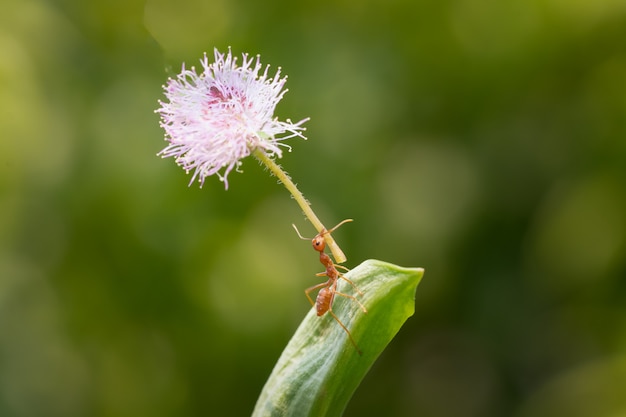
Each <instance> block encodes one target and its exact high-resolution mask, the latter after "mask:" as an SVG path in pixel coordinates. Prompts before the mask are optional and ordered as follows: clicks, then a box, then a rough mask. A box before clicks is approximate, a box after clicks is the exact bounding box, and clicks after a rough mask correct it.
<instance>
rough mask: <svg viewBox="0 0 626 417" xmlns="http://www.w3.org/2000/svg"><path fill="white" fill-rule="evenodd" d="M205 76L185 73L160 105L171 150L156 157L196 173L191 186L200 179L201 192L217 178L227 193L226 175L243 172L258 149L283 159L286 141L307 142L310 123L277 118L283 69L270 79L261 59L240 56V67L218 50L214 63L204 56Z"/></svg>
mask: <svg viewBox="0 0 626 417" xmlns="http://www.w3.org/2000/svg"><path fill="white" fill-rule="evenodd" d="M200 62H201V63H202V68H203V71H202V73H201V74H197V73H196V71H195V68H194V67H191V69H190V70H188V69H185V65H184V64H183V66H182V70H181V72H180V74H178V76H176V78H174V79H172V78H170V79H168V81H167V84H166V85H164V86H163V89H164V90H165V96H166V97H167V100H168V101H167V102H163V101H159V104H160V105H161V107H160V108H159V109H157V110H156V113H159V114H160V115H161V123H160V125H161V127H162V128H163V129H164V130H165V140H166V141H168V142H169V145H168V146H167V147H166V148H165V149H163V150H162V151H161V152H159V153H158V155H160V156H161V157H163V158H166V157H170V156H173V157H174V158H175V159H176V163H177V164H178V165H180V166H181V167H182V168H183V169H184V170H185V171H186V172H187V173H189V172H190V171H192V170H193V175H192V177H191V181H190V182H189V185H191V184H192V183H193V182H194V181H195V180H196V178H197V179H198V181H199V182H200V187H202V185H203V184H204V180H205V178H206V177H208V176H211V175H213V174H215V175H217V176H218V177H219V179H220V181H223V182H224V186H225V188H226V189H228V180H227V177H228V174H229V173H230V171H232V170H233V169H235V170H236V171H239V167H240V166H241V160H242V159H243V158H245V157H246V156H248V155H250V154H251V153H252V152H254V151H255V150H260V151H262V152H264V153H265V154H267V155H268V156H270V157H273V156H277V157H278V158H280V157H281V156H282V150H281V148H280V147H281V146H284V147H287V148H289V145H286V144H284V143H282V141H283V140H285V139H288V138H292V137H294V136H299V137H301V138H303V139H306V138H305V137H304V136H303V134H302V132H303V131H304V130H305V128H304V127H302V126H301V125H302V124H303V123H304V122H306V121H307V120H308V119H303V120H301V121H299V122H298V123H292V122H291V121H290V120H289V119H287V120H286V121H284V122H281V121H279V120H278V119H277V118H275V117H274V109H275V108H276V105H277V104H278V102H279V101H280V100H281V99H282V97H283V95H284V94H285V93H286V92H287V90H286V89H284V88H283V87H284V85H285V82H286V81H287V77H282V78H281V77H280V75H281V74H280V68H278V70H277V71H276V74H275V75H274V76H273V77H269V76H268V71H269V65H268V66H266V67H265V70H263V71H261V68H262V65H261V62H260V57H259V56H258V55H257V57H256V60H255V59H254V58H248V55H247V54H243V55H242V63H241V66H238V65H237V58H236V57H235V58H233V56H232V54H231V51H230V48H229V49H228V53H227V54H222V53H220V52H219V51H218V50H217V49H215V62H213V63H209V61H208V59H207V56H206V54H204V59H202V60H201V61H200Z"/></svg>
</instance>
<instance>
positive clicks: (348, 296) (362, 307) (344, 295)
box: [335, 291, 367, 314]
mask: <svg viewBox="0 0 626 417" xmlns="http://www.w3.org/2000/svg"><path fill="white" fill-rule="evenodd" d="M335 294H336V295H340V296H342V297H346V298H349V299H351V300H354V301H356V303H357V304H358V305H359V307H361V310H363V312H364V313H366V314H367V309H366V308H365V306H364V305H363V304H361V302H360V301H359V300H358V299H357V298H356V297H355V296H353V295H349V294H344V293H342V292H339V291H335Z"/></svg>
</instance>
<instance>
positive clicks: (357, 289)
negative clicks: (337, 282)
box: [337, 272, 363, 295]
mask: <svg viewBox="0 0 626 417" xmlns="http://www.w3.org/2000/svg"><path fill="white" fill-rule="evenodd" d="M337 275H339V278H341V279H343V280H344V281H347V282H348V283H349V284H350V285H352V288H354V290H355V291H356V292H358V293H359V295H363V293H362V292H361V290H360V289H359V288H358V287H357V286H356V285H355V284H354V282H352V281H350V280H349V279H348V278H346V277H345V276H344V275H343V274H340V273H339V272H337Z"/></svg>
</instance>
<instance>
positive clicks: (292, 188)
mask: <svg viewBox="0 0 626 417" xmlns="http://www.w3.org/2000/svg"><path fill="white" fill-rule="evenodd" d="M252 154H253V155H254V156H255V157H256V158H257V159H258V160H259V161H261V163H262V164H263V165H265V166H266V167H268V168H269V170H270V171H272V173H273V174H274V175H275V176H276V178H278V180H279V181H280V182H282V183H283V185H284V186H285V188H287V190H288V191H289V192H290V193H291V195H292V196H293V198H294V199H295V200H296V202H297V203H298V204H299V205H300V208H301V209H302V211H303V212H304V215H305V216H306V217H307V218H308V219H309V221H310V222H311V224H313V226H314V227H315V229H316V230H317V231H318V233H322V231H324V230H328V229H326V227H325V226H324V225H323V224H322V222H321V221H320V219H319V218H318V217H317V216H316V215H315V213H314V212H313V210H312V209H311V206H310V205H309V202H308V201H306V198H304V195H302V193H301V192H300V190H298V187H296V184H294V183H293V181H291V178H289V175H287V173H286V172H285V171H283V170H282V168H281V167H280V166H279V165H278V164H277V163H276V162H274V160H273V159H271V158H270V157H269V156H267V154H266V153H265V152H263V151H262V150H260V149H255V150H254V151H253V153H252ZM324 240H325V241H326V245H327V246H328V248H329V249H330V252H331V253H332V254H333V258H335V262H337V263H339V264H340V263H343V262H345V261H346V255H344V253H343V251H342V250H341V248H340V247H339V245H337V242H335V240H334V239H333V237H332V236H331V234H330V233H325V234H324Z"/></svg>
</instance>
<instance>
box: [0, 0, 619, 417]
mask: <svg viewBox="0 0 626 417" xmlns="http://www.w3.org/2000/svg"><path fill="white" fill-rule="evenodd" d="M1 9H2V12H1V13H0V415H1V416H9V417H21V416H51V417H55V416H96V417H99V416H102V417H104V416H107V417H108V416H111V417H113V416H115V417H124V416H129V417H130V416H133V417H135V416H151V417H159V416H244V415H249V414H250V412H251V410H252V408H253V406H254V403H255V401H256V398H257V395H258V394H259V392H260V390H261V388H262V386H263V383H264V381H265V379H266V378H267V377H268V376H269V374H270V372H271V369H272V367H273V364H274V363H275V361H276V360H277V358H278V356H279V355H280V353H281V350H282V348H283V347H284V346H285V344H286V343H287V341H288V339H289V337H290V335H291V334H292V333H293V332H294V330H295V328H296V327H297V325H298V323H299V322H300V320H301V319H302V318H303V317H304V315H305V313H306V311H308V308H309V304H308V302H307V300H306V298H305V296H304V293H303V290H304V289H305V288H306V287H308V286H311V285H313V284H314V283H317V282H318V281H319V277H315V276H314V273H315V272H318V271H320V270H321V265H320V264H319V262H318V260H317V257H316V255H315V253H314V252H313V251H312V250H311V248H310V246H309V244H308V243H306V242H302V241H300V240H299V239H298V238H297V236H296V234H295V233H294V231H293V229H292V228H291V223H296V224H297V225H298V226H299V228H300V230H301V231H302V233H303V234H305V235H308V236H311V235H313V234H314V233H315V232H314V230H313V228H312V227H311V226H310V225H309V224H308V223H307V222H305V221H304V219H303V217H302V214H301V212H300V210H299V208H298V207H297V205H296V204H295V202H294V201H292V200H291V199H290V197H289V195H288V193H287V192H286V191H285V190H284V189H283V187H282V186H281V185H277V184H276V181H275V179H274V178H271V177H270V176H269V175H268V174H267V173H266V172H264V170H263V169H262V168H261V167H260V166H259V165H258V164H257V163H256V162H255V161H254V160H253V159H249V160H246V161H245V163H244V166H243V168H244V171H245V173H244V174H236V173H234V174H231V175H230V177H229V181H230V189H229V190H228V191H225V190H224V188H223V184H222V183H220V182H219V181H218V180H217V178H209V179H208V180H207V183H206V184H205V186H204V188H203V189H199V188H198V187H197V185H194V186H192V187H189V188H188V187H187V183H188V181H189V177H188V176H186V175H185V173H184V172H183V171H182V170H181V169H180V168H179V167H177V166H176V165H175V164H174V161H173V160H171V159H170V160H161V159H160V158H158V157H157V156H156V153H157V152H158V151H159V150H161V149H162V148H163V147H164V146H165V144H166V143H165V142H164V140H163V132H162V130H161V129H160V128H159V126H158V116H157V115H156V114H154V109H156V108H157V107H158V104H157V100H158V99H160V98H161V97H162V93H161V85H162V84H163V83H165V81H166V79H167V76H168V75H173V74H175V73H176V71H178V70H179V68H180V65H181V63H182V62H186V63H187V65H197V64H198V62H199V59H200V58H201V57H202V53H203V52H205V51H207V52H209V53H212V50H213V48H214V47H218V48H220V49H221V50H222V51H224V50H226V48H227V47H228V46H232V49H233V53H234V54H236V55H240V54H241V53H242V52H248V53H251V54H257V53H258V54H261V57H262V62H263V63H264V64H271V65H272V67H273V68H274V69H275V68H276V67H277V66H281V67H282V68H283V71H284V73H285V74H288V75H289V77H290V78H289V81H288V83H287V86H288V88H289V89H290V91H289V93H287V95H286V96H285V99H284V100H283V102H281V104H280V105H279V107H278V109H277V115H278V116H279V117H280V118H281V119H285V118H291V119H292V120H300V119H302V118H304V117H311V121H310V122H308V123H307V126H308V131H307V135H308V137H309V140H308V141H302V140H298V139H292V140H291V141H290V142H289V143H290V144H291V145H292V146H293V152H291V153H286V154H285V156H284V157H283V159H282V161H281V163H282V165H283V166H284V167H285V169H286V170H287V171H288V172H289V173H290V174H291V176H292V177H293V178H294V180H295V181H296V182H297V183H298V184H299V185H300V187H301V189H302V190H303V192H304V193H305V195H306V196H307V197H308V199H309V200H310V201H311V202H312V203H313V207H314V209H315V210H316V212H317V213H318V215H319V216H320V217H321V218H322V220H323V221H324V222H325V223H326V225H327V226H332V225H334V224H335V223H337V222H339V221H340V220H342V219H344V218H348V217H350V218H354V219H355V222H354V223H351V224H349V225H345V226H343V227H342V228H341V229H340V230H339V231H338V232H337V233H335V237H336V238H337V240H338V241H339V243H340V244H341V246H342V248H343V249H344V250H345V251H346V253H347V255H348V263H347V264H346V265H348V266H350V267H352V266H355V265H357V264H358V263H360V262H361V261H363V260H365V259H367V258H377V259H381V260H385V261H388V262H393V263H397V264H399V265H402V266H415V267H417V266H419V267H424V268H425V269H426V274H425V277H424V280H423V281H422V283H421V285H420V287H419V288H418V292H417V299H416V302H417V306H416V314H415V316H414V317H413V318H411V319H410V320H409V321H408V322H407V323H406V325H405V327H404V328H403V329H402V330H401V331H400V333H399V334H398V336H397V338H396V339H395V340H394V341H393V343H392V344H391V345H390V346H389V348H388V349H387V350H386V352H385V353H384V354H383V355H382V356H381V358H380V359H379V361H378V362H377V363H376V365H375V366H374V367H373V369H372V370H371V372H370V373H369V374H368V376H367V377H366V379H365V380H364V382H363V384H362V385H361V386H360V388H359V390H358V391H357V392H356V394H355V396H354V398H353V400H352V401H351V403H350V405H349V406H348V409H347V410H346V416H380V415H385V416H428V417H430V416H432V417H448V416H450V417H452V416H470V417H471V416H494V417H495V416H504V415H507V416H517V417H529V416H569V417H571V416H575V417H576V416H593V417H602V416H607V417H608V416H618V415H625V414H626V395H623V394H624V392H625V390H626V256H625V253H626V3H625V2H624V1H623V0H595V1H588V0H571V1H566V0H530V1H528V0H510V1H500V0H444V1H433V0H423V1H410V0H391V1H388V0H384V1H383V0H379V1H369V2H368V1H363V0H340V1H325V0H315V1H307V0H305V1H301V2H291V1H289V2H288V1H286V0H284V1H267V2H255V1H246V0H209V1H183V2H179V1H173V0H147V1H135V0H130V1H128V0H113V1H104V0H96V1H78V0H58V1H37V0H4V1H3V2H2V8H1Z"/></svg>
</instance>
